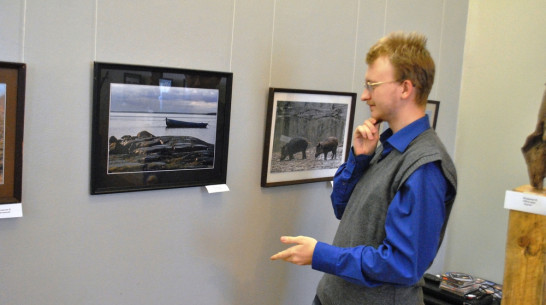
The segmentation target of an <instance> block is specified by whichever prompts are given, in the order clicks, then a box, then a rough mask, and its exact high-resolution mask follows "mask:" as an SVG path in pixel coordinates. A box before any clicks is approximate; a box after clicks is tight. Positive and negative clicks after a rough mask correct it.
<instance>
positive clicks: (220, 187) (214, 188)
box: [205, 184, 229, 194]
mask: <svg viewBox="0 0 546 305" xmlns="http://www.w3.org/2000/svg"><path fill="white" fill-rule="evenodd" d="M205 187H206V188H207V191H208V192H209V194H212V193H220V192H229V187H228V186H227V184H214V185H207V186H205Z"/></svg>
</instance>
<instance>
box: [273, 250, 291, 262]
mask: <svg viewBox="0 0 546 305" xmlns="http://www.w3.org/2000/svg"><path fill="white" fill-rule="evenodd" d="M290 256H291V254H290V252H289V251H288V250H284V251H281V252H279V253H277V254H275V255H272V256H271V257H270V258H269V259H270V260H273V261H274V260H279V259H282V260H287V259H288V258H290Z"/></svg>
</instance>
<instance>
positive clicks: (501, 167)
mask: <svg viewBox="0 0 546 305" xmlns="http://www.w3.org/2000/svg"><path fill="white" fill-rule="evenodd" d="M545 12H546V1H544V0H525V1H517V2H516V1H510V0H501V1H497V0H488V1H480V0H472V1H470V5H469V13H468V25H467V34H466V44H465V56H464V65H463V81H462V88H461V101H460V104H459V123H458V124H457V150H456V160H455V162H456V164H457V168H458V170H459V194H458V196H457V203H456V208H454V210H453V215H452V218H451V220H450V221H451V223H450V227H451V236H450V239H449V240H448V246H447V248H448V249H449V250H448V253H447V255H446V265H445V266H446V269H449V270H459V271H466V272H474V273H475V274H478V275H480V276H483V277H487V278H489V279H491V280H494V281H498V282H502V280H503V272H504V259H505V255H504V252H505V246H506V234H507V223H508V214H509V211H507V210H505V209H504V208H503V206H504V196H505V192H506V190H511V189H514V188H516V187H518V186H520V185H525V184H529V178H528V176H527V167H526V164H525V161H524V159H523V155H522V154H521V150H520V148H521V147H522V146H523V143H524V142H525V139H526V138H527V136H528V135H529V134H531V132H533V131H534V130H535V126H536V123H537V117H538V110H539V107H540V103H541V101H542V94H543V92H544V89H546V87H545V86H544V83H545V82H546V74H545V72H546V56H544V51H545V50H546V36H545V35H544V29H545V28H546V20H545V19H544V13H545Z"/></svg>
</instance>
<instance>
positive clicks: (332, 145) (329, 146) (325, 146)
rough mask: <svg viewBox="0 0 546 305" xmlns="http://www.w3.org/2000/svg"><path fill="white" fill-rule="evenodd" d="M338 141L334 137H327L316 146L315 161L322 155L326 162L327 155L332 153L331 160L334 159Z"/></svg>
mask: <svg viewBox="0 0 546 305" xmlns="http://www.w3.org/2000/svg"><path fill="white" fill-rule="evenodd" d="M337 145H338V141H337V138H336V137H328V138H327V139H326V140H324V141H321V142H319V143H318V144H317V148H316V151H315V159H316V158H318V157H319V156H320V155H321V154H324V160H328V153H329V152H332V160H333V159H335V158H336V153H337Z"/></svg>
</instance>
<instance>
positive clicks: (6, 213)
mask: <svg viewBox="0 0 546 305" xmlns="http://www.w3.org/2000/svg"><path fill="white" fill-rule="evenodd" d="M17 217H23V205H22V204H20V203H12V204H0V218H17Z"/></svg>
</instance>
